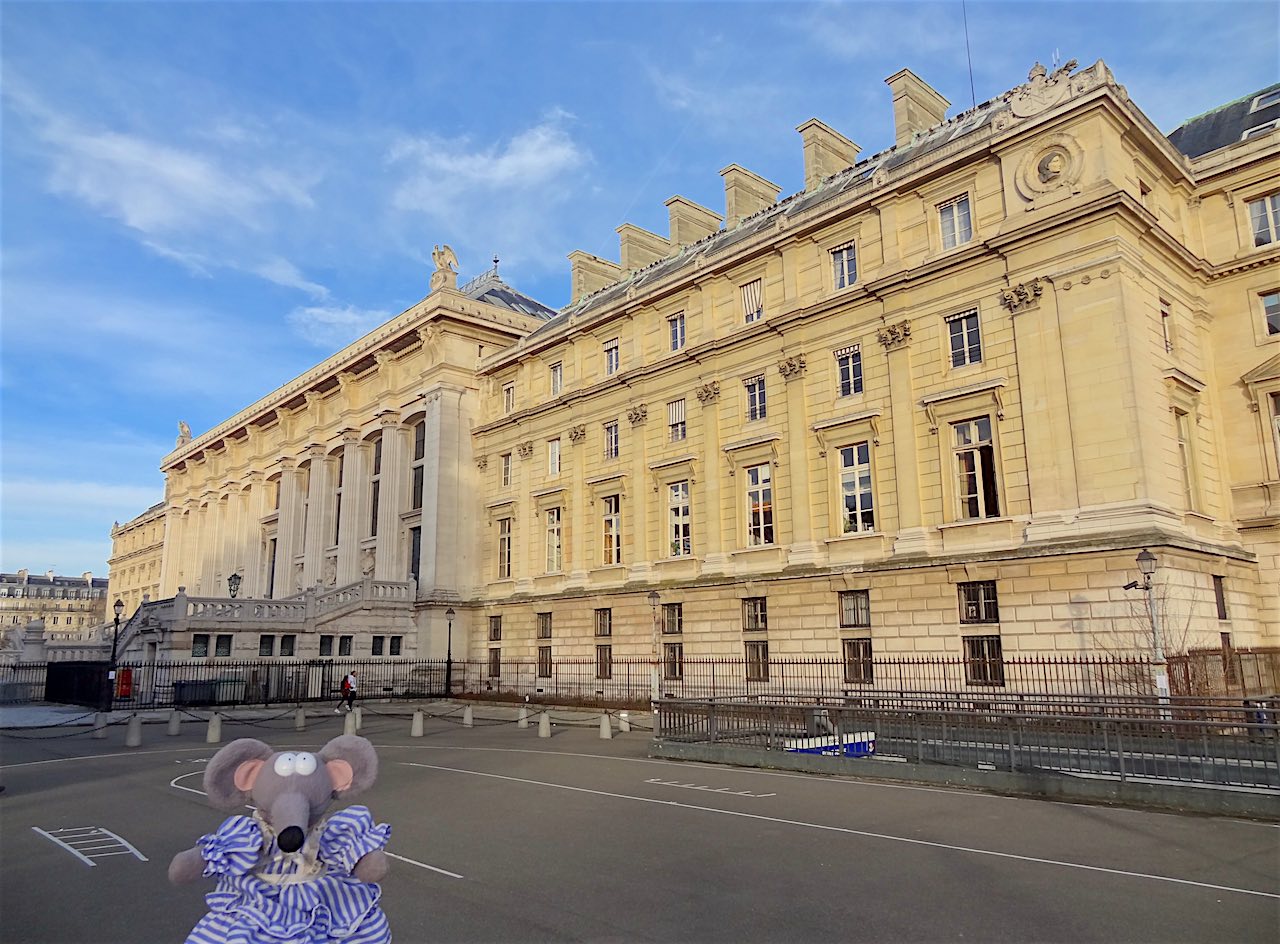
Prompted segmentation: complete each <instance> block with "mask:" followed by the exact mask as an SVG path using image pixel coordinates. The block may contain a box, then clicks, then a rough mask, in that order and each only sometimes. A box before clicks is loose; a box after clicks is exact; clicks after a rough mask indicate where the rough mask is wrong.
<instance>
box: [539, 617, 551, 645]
mask: <svg viewBox="0 0 1280 944" xmlns="http://www.w3.org/2000/svg"><path fill="white" fill-rule="evenodd" d="M537 618H538V638H539V639H550V638H551V614H550V613H538V614H537Z"/></svg>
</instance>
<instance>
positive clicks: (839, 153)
mask: <svg viewBox="0 0 1280 944" xmlns="http://www.w3.org/2000/svg"><path fill="white" fill-rule="evenodd" d="M796 130H797V131H799V132H800V140H802V141H803V142H804V189H805V190H814V189H816V188H817V187H818V185H819V184H821V183H822V182H823V181H824V180H826V179H827V178H828V177H830V176H832V175H833V174H838V173H840V171H842V170H844V169H845V168H848V167H852V166H853V165H854V164H856V163H857V161H858V152H859V151H861V150H862V148H860V147H858V145H856V144H854V143H853V142H852V141H850V140H849V139H848V138H846V137H845V136H844V135H843V134H841V133H840V132H839V131H836V130H835V129H834V128H832V127H830V126H829V125H825V124H823V123H822V122H821V121H819V120H818V119H817V118H810V119H809V120H808V121H806V122H805V123H804V124H802V125H800V126H799V127H798V128H796Z"/></svg>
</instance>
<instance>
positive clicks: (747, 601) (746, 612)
mask: <svg viewBox="0 0 1280 944" xmlns="http://www.w3.org/2000/svg"><path fill="white" fill-rule="evenodd" d="M768 629H769V606H768V599H767V598H766V597H744V598H743V600H742V631H743V632H744V633H763V632H766V631H767V630H768Z"/></svg>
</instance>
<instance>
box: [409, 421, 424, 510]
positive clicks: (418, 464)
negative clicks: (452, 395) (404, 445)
mask: <svg viewBox="0 0 1280 944" xmlns="http://www.w3.org/2000/svg"><path fill="white" fill-rule="evenodd" d="M426 454H427V424H426V421H425V420H424V421H422V422H419V423H417V424H416V425H415V426H414V427H413V462H412V465H411V466H410V468H411V469H412V470H413V471H412V475H413V489H412V491H411V493H410V499H411V500H410V502H409V507H410V508H412V509H418V508H421V507H422V476H423V464H424V457H425V456H426Z"/></svg>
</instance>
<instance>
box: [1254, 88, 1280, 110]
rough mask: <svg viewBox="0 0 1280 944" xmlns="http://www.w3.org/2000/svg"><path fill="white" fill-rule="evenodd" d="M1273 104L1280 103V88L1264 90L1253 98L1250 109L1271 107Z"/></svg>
mask: <svg viewBox="0 0 1280 944" xmlns="http://www.w3.org/2000/svg"><path fill="white" fill-rule="evenodd" d="M1272 105H1280V89H1272V90H1271V91H1270V92H1263V93H1262V94H1261V95H1259V96H1258V97H1257V98H1255V99H1254V100H1253V105H1252V106H1251V107H1250V108H1249V111H1261V110H1262V109H1264V108H1270V107H1271V106H1272Z"/></svg>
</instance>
